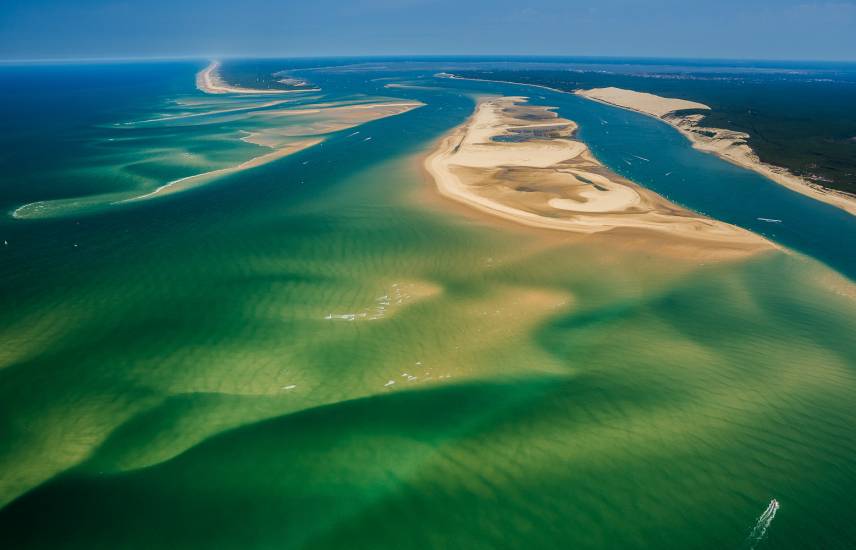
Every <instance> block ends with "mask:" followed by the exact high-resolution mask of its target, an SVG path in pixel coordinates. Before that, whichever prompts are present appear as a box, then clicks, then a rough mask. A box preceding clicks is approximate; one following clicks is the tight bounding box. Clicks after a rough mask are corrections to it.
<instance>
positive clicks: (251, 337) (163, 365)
mask: <svg viewBox="0 0 856 550" xmlns="http://www.w3.org/2000/svg"><path fill="white" fill-rule="evenodd" d="M425 93H428V92H425ZM455 97H456V99H454V101H455V102H459V103H460V105H462V106H463V108H462V109H461V111H460V116H459V117H458V119H457V122H455V121H452V122H455V123H459V122H460V121H462V120H463V117H465V116H466V113H467V109H471V103H467V101H468V100H466V99H465V98H457V96H455ZM448 101H450V102H452V101H453V100H448ZM451 104H452V105H453V106H455V105H458V103H451ZM443 105H444V106H448V105H447V104H443ZM432 108H434V107H433V106H431V105H428V106H426V107H425V108H420V109H415V110H413V111H412V112H409V113H407V114H405V115H402V116H401V117H390V118H388V119H385V120H382V121H379V122H377V123H376V125H375V126H373V127H372V130H371V132H370V135H371V136H373V137H374V139H373V140H372V141H368V142H365V141H359V142H358V141H356V140H354V139H351V141H346V140H345V138H344V136H342V137H341V138H339V140H338V141H336V140H331V143H330V145H329V146H326V145H325V148H324V149H323V150H322V149H321V148H318V149H310V150H307V151H305V152H304V154H302V155H303V156H300V157H294V158H289V159H284V160H283V161H281V162H277V163H272V164H270V165H267V166H264V167H261V168H259V170H252V171H245V172H243V173H240V174H234V175H232V176H230V177H229V179H228V181H227V182H226V183H225V184H224V185H221V186H211V187H205V188H200V189H197V190H194V191H193V192H192V193H186V194H182V195H179V196H177V198H176V199H175V200H172V201H163V202H152V203H151V204H145V205H137V206H135V207H132V208H128V209H126V210H116V211H108V212H105V213H103V214H101V215H99V216H93V217H90V218H81V219H80V220H72V219H69V220H66V219H61V220H51V221H43V222H39V223H40V224H43V225H36V224H35V223H30V224H29V225H28V231H29V232H28V233H26V234H24V233H23V232H21V233H16V234H15V235H16V236H17V238H13V239H11V240H10V244H9V246H8V247H7V249H6V251H5V253H6V254H7V258H8V260H10V261H9V262H5V263H3V264H2V266H0V277H2V280H3V281H4V283H6V287H7V288H14V289H15V292H14V293H8V294H7V295H5V296H4V300H5V301H6V302H7V303H10V304H11V305H12V306H13V307H10V308H2V310H0V327H2V329H0V339H2V342H3V345H2V346H0V439H2V441H3V442H4V445H3V446H2V448H0V506H2V508H0V532H2V533H3V535H2V538H3V540H4V541H5V542H7V543H8V544H10V545H11V546H14V547H48V546H54V547H55V546H63V547H87V548H91V547H99V546H101V547H129V548H131V547H138V548H151V547H160V546H179V547H211V546H212V545H214V546H220V547H277V548H283V547H286V548H293V547H302V548H341V547H348V548H378V547H391V548H404V547H424V548H428V547H436V548H446V547H449V546H450V544H452V543H451V542H450V541H454V546H457V547H462V548H519V547H536V548H552V547H576V548H739V547H741V545H743V544H745V543H746V542H747V540H748V539H749V538H751V537H753V536H754V535H757V533H756V532H755V530H756V528H757V525H756V524H757V522H758V521H759V514H761V513H762V512H763V511H764V509H765V507H766V506H768V504H769V503H770V501H771V499H773V498H775V499H777V500H778V501H779V502H780V503H781V508H780V509H778V511H777V513H776V515H775V521H773V522H772V523H770V524H769V525H768V526H767V528H766V531H765V532H764V537H763V540H759V541H754V542H753V544H755V543H757V547H758V548H764V547H769V548H807V547H822V548H842V549H843V548H848V547H849V546H850V544H849V542H852V541H853V540H856V531H854V527H853V526H854V525H856V522H853V521H852V520H853V517H854V516H853V511H852V506H851V504H850V501H851V495H852V494H853V491H854V490H856V464H854V462H853V460H852V457H853V456H854V453H856V432H854V431H853V426H854V421H856V418H854V416H856V411H854V409H853V406H852V403H853V402H854V397H856V373H855V372H854V368H853V367H854V364H856V349H854V343H853V339H852V333H853V327H854V319H856V306H854V302H853V286H852V283H851V282H849V281H847V280H845V279H844V278H842V277H840V276H838V275H836V274H835V273H833V272H831V271H830V270H829V269H828V268H826V267H824V266H822V265H820V264H817V263H815V262H813V261H811V260H807V259H805V258H803V257H800V256H796V255H793V254H785V253H782V252H779V251H773V252H769V253H764V254H760V255H756V256H754V257H749V258H743V259H741V260H739V261H728V262H721V263H711V262H707V261H706V260H704V258H699V257H692V256H691V255H675V254H674V253H672V252H670V251H668V250H664V251H660V252H652V251H654V250H656V245H657V242H658V241H657V237H656V236H651V237H650V239H649V238H647V237H644V236H641V237H640V236H638V235H637V236H635V237H634V239H633V240H632V242H628V241H623V240H622V239H621V237H620V236H617V235H612V234H604V235H597V236H586V237H579V236H565V235H562V236H557V235H555V234H550V233H543V232H540V231H538V230H533V229H515V228H510V227H507V226H505V225H502V224H497V223H494V222H493V221H491V220H489V219H487V218H483V217H480V216H477V215H475V216H469V215H466V214H464V213H462V212H461V211H459V210H456V209H455V208H452V207H451V206H450V207H449V208H445V207H441V205H442V206H445V205H444V203H440V202H437V204H434V203H430V204H428V205H426V204H424V202H422V203H420V201H418V200H414V197H417V198H420V197H422V193H423V192H424V191H425V189H426V187H425V186H426V185H428V184H427V183H426V182H425V181H424V180H423V176H422V174H421V173H420V171H419V165H420V159H421V156H420V155H421V154H422V153H423V152H424V151H427V149H428V147H429V146H430V141H429V140H428V139H425V136H428V137H430V136H434V135H435V134H436V133H435V134H430V133H427V134H425V136H423V137H422V138H419V139H416V138H413V139H414V141H411V142H407V141H406V140H404V139H402V138H401V136H402V135H404V134H402V133H399V132H397V131H396V130H397V129H399V128H403V127H420V128H427V129H428V130H426V132H428V131H429V130H431V128H432V126H431V120H432V118H431V117H436V116H437V115H436V113H435V112H433V111H431V109H432ZM408 117H409V118H408ZM453 125H454V124H452V123H451V122H450V123H449V124H447V125H446V127H447V128H450V127H452V126H453ZM432 131H433V130H432ZM417 137H418V136H417ZM378 151H380V152H382V154H380V153H378ZM345 153H347V154H345ZM372 155H374V156H372ZM331 159H333V160H335V162H329V161H331ZM304 162H309V164H304ZM247 189H252V190H253V192H252V193H250V192H248V191H247ZM437 200H439V199H437ZM12 222H14V223H19V222H15V221H14V220H13V221H12ZM74 245H79V246H74ZM705 264H706V265H705ZM390 382H393V383H392V384H390ZM753 533H754V534H753ZM756 538H757V537H756Z"/></svg>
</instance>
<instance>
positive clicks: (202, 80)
mask: <svg viewBox="0 0 856 550" xmlns="http://www.w3.org/2000/svg"><path fill="white" fill-rule="evenodd" d="M219 68H220V62H219V61H212V62H211V64H210V65H208V66H207V67H205V68H204V69H203V70H201V71H199V73H198V74H197V75H196V87H197V88H199V89H200V90H202V91H203V92H205V93H206V94H292V93H302V92H317V91H320V88H300V89H296V90H278V89H268V90H260V89H254V88H242V87H240V86H232V85H230V84H227V83H226V82H224V81H223V79H222V78H221V77H220V74H219V73H218V69H219Z"/></svg>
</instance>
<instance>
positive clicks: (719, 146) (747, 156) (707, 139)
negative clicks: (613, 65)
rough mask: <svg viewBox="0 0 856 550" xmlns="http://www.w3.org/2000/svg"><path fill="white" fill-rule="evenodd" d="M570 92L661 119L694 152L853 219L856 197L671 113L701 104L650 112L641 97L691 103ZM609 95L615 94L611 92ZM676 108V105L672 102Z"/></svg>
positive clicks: (694, 118)
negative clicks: (714, 158)
mask: <svg viewBox="0 0 856 550" xmlns="http://www.w3.org/2000/svg"><path fill="white" fill-rule="evenodd" d="M608 90H616V91H618V92H622V94H620V95H619V97H620V99H615V98H613V100H610V99H606V98H605V97H604V96H605V95H607V94H606V93H605V91H608ZM573 93H574V94H575V95H578V96H580V97H584V98H586V99H588V100H590V101H596V102H598V103H602V104H604V105H610V106H612V107H618V108H621V109H626V110H628V111H633V112H636V113H640V114H643V115H646V116H649V117H651V118H655V119H657V120H661V121H663V122H665V123H666V124H668V125H669V126H671V127H673V128H675V129H676V130H677V131H679V132H680V133H681V134H682V135H683V136H684V137H686V138H687V139H688V140H689V141H690V143H692V146H693V148H694V149H697V150H699V151H702V152H704V153H710V154H713V155H716V156H717V157H719V158H721V159H722V160H725V161H727V162H730V163H731V164H734V165H736V166H740V167H741V168H746V169H747V170H752V171H753V172H755V173H757V174H760V175H762V176H764V177H765V178H767V179H769V180H771V181H773V182H774V183H777V184H779V185H781V186H783V187H785V188H787V189H789V190H791V191H794V192H795V193H800V194H801V195H804V196H807V197H809V198H812V199H814V200H817V201H820V202H823V203H825V204H829V205H830V206H834V207H836V208H839V209H841V210H844V211H845V212H847V213H848V214H851V215H854V216H856V197H854V196H852V195H850V194H849V193H846V192H844V191H838V190H836V189H830V188H828V187H824V186H822V185H819V184H817V183H814V182H811V181H809V180H807V179H805V178H803V177H801V176H797V175H796V174H794V173H792V172H790V171H789V170H788V169H787V168H783V167H781V166H776V165H773V164H769V163H766V162H763V161H762V160H761V159H760V158H758V156H757V154H756V153H755V151H754V150H753V149H752V148H751V147H750V146H749V145H748V143H747V142H746V140H747V139H748V138H749V134H745V133H742V132H737V131H733V130H725V129H722V128H709V127H706V126H701V125H700V123H701V120H702V119H703V118H704V115H698V114H696V115H677V114H675V111H678V110H682V109H692V108H705V109H710V107H708V106H707V105H703V104H701V103H696V105H701V107H684V106H677V108H674V109H671V110H669V111H666V112H659V113H658V112H656V111H655V110H653V109H651V108H650V106H649V108H645V107H644V106H643V105H642V104H641V103H642V102H644V101H645V100H646V99H647V98H646V97H644V96H654V97H656V98H660V99H663V100H668V101H674V102H685V103H695V102H689V101H687V100H682V99H671V98H665V97H661V96H655V95H654V94H648V93H644V92H635V91H633V90H624V89H621V88H593V89H590V90H577V91H575V92H573ZM613 95H615V94H614V93H613ZM676 105H679V104H678V103H676ZM711 133H712V134H713V135H712V136H709V135H706V134H711Z"/></svg>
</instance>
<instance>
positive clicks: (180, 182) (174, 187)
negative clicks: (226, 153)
mask: <svg viewBox="0 0 856 550" xmlns="http://www.w3.org/2000/svg"><path fill="white" fill-rule="evenodd" d="M322 141H324V140H323V138H315V139H305V140H302V141H296V142H294V143H289V144H288V145H286V146H284V147H281V148H279V149H277V150H276V151H271V152H270V153H266V154H264V155H259V156H257V157H253V158H251V159H250V160H248V161H246V162H242V163H241V164H238V165H235V166H230V167H228V168H221V169H219V170H212V171H210V172H204V173H202V174H195V175H193V176H187V177H185V178H179V179H177V180H173V181H171V182H169V183H166V184H164V185H161V186H160V187H158V188H157V189H155V190H154V191H152V192H151V193H146V194H145V195H140V196H139V197H133V198H130V199H126V200H123V201H117V203H122V202H132V201H139V200H145V199H151V198H153V197H157V196H160V195H166V194H169V193H176V192H178V191H184V190H186V189H190V188H191V187H196V186H197V185H200V184H203V183H207V182H209V181H211V180H212V179H215V178H221V177H223V176H228V175H231V174H236V173H238V172H242V171H244V170H249V169H250V168H257V167H259V166H263V165H265V164H267V163H269V162H273V161H275V160H278V159H281V158H282V157H285V156H288V155H293V154H294V153H297V152H299V151H303V150H304V149H308V148H309V147H312V146H314V145H317V144H319V143H321V142H322Z"/></svg>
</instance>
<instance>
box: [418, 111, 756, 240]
mask: <svg viewBox="0 0 856 550" xmlns="http://www.w3.org/2000/svg"><path fill="white" fill-rule="evenodd" d="M525 99H526V98H524V97H499V98H496V97H494V98H488V99H483V100H481V101H480V102H479V104H478V105H477V107H476V111H475V113H474V114H473V115H472V117H471V118H470V119H469V120H468V121H467V122H466V123H464V124H463V125H461V126H459V127H458V128H455V129H454V130H452V132H450V133H449V134H448V135H447V136H445V137H444V138H442V139H441V140H440V142H439V143H438V145H437V148H436V149H435V150H434V151H433V152H432V153H431V154H430V155H429V156H428V157H427V158H426V160H425V168H426V170H427V171H428V173H429V174H430V175H431V176H432V178H433V179H434V181H435V183H436V185H437V189H438V190H439V191H440V193H441V194H442V195H444V196H446V197H449V198H451V199H454V200H456V201H459V202H462V203H465V204H467V205H469V206H471V207H473V208H476V209H478V210H481V211H483V212H487V213H490V214H493V215H495V216H499V217H502V218H505V219H508V220H511V221H515V222H518V223H521V224H525V225H529V226H533V227H539V228H545V229H554V230H561V231H569V232H574V233H583V234H593V233H602V232H607V231H611V230H615V229H622V230H632V231H637V230H638V231H644V232H651V231H653V232H658V233H660V234H668V235H671V236H674V237H679V238H683V239H692V240H695V241H699V240H700V241H706V242H708V243H720V244H723V245H725V246H726V247H729V248H735V247H736V248H741V249H743V250H746V251H755V250H762V249H769V248H771V247H772V246H773V245H772V244H771V243H769V242H768V241H766V240H764V239H763V238H761V237H760V236H758V235H755V234H753V233H751V232H749V231H746V230H743V229H741V228H738V227H735V226H733V225H729V224H727V223H723V222H720V221H717V220H712V219H709V218H705V217H703V216H701V215H699V214H696V213H694V212H690V211H688V210H686V209H684V208H681V207H679V206H677V205H675V204H672V203H671V202H669V201H667V200H666V199H664V198H663V197H661V196H659V195H657V194H656V193H654V192H653V191H650V190H648V189H645V188H644V187H641V186H639V185H636V184H635V183H633V182H631V181H629V180H626V179H624V178H622V177H620V176H618V175H617V174H614V173H612V172H610V171H609V170H607V169H606V168H605V167H604V166H603V165H602V164H600V163H599V162H598V161H597V159H596V158H595V157H594V156H593V155H592V154H591V152H590V151H589V149H588V147H587V146H586V145H585V144H584V143H583V142H581V141H578V140H575V139H573V138H572V136H573V134H574V132H575V130H576V124H574V123H573V122H572V121H569V120H566V119H562V118H559V117H558V116H557V115H556V113H554V112H552V111H551V110H550V108H549V107H536V106H528V105H522V103H523V102H524V101H525Z"/></svg>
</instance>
